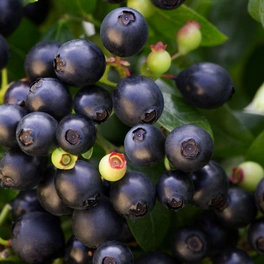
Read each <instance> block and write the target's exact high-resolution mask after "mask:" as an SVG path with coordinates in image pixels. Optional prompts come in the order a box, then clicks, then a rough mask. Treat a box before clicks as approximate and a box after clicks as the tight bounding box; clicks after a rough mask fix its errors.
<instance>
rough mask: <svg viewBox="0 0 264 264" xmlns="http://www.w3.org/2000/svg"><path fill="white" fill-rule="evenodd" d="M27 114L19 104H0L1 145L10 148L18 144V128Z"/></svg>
mask: <svg viewBox="0 0 264 264" xmlns="http://www.w3.org/2000/svg"><path fill="white" fill-rule="evenodd" d="M26 114H27V112H26V110H24V109H23V108H22V107H20V106H18V105H11V104H3V105H0V127H1V129H0V145H1V146H4V147H8V148H13V147H16V146H17V140H16V128H17V126H18V124H19V122H20V121H21V119H22V118H23V117H24V116H25V115H26Z"/></svg>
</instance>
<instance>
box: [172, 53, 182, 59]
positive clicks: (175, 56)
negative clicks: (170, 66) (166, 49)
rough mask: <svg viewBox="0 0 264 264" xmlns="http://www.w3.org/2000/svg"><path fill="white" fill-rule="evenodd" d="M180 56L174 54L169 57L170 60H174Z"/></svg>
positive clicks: (179, 54)
mask: <svg viewBox="0 0 264 264" xmlns="http://www.w3.org/2000/svg"><path fill="white" fill-rule="evenodd" d="M180 56H181V53H180V52H176V53H175V54H173V55H172V56H171V60H175V59H177V58H178V57H180Z"/></svg>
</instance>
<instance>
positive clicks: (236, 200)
mask: <svg viewBox="0 0 264 264" xmlns="http://www.w3.org/2000/svg"><path fill="white" fill-rule="evenodd" d="M215 214H216V216H217V217H218V219H219V220H220V221H221V222H222V223H223V224H224V225H225V226H228V227H235V228H241V227H246V226H248V225H249V224H250V223H252V222H253V221H254V220H255V218H256V215H257V207H256V204H255V200H254V196H253V195H252V194H251V193H249V192H247V191H245V190H244V189H242V188H241V187H236V186H232V187H229V190H228V193H227V201H226V205H225V206H224V207H223V208H221V209H220V210H217V209H216V210H215Z"/></svg>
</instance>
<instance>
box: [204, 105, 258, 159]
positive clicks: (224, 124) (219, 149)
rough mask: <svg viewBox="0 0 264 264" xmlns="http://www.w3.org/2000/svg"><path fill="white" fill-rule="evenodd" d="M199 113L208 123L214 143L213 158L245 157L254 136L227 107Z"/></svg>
mask: <svg viewBox="0 0 264 264" xmlns="http://www.w3.org/2000/svg"><path fill="white" fill-rule="evenodd" d="M200 112H201V113H202V114H203V115H204V116H205V117H206V118H207V120H208V121H209V123H210V125H211V127H212V130H213V134H214V141H215V150H214V153H215V156H217V157H218V158H219V157H221V158H227V157H232V156H242V155H245V153H246V151H247V149H248V147H249V145H250V144H251V142H252V141H253V140H254V136H253V134H252V133H251V131H250V130H249V129H248V128H247V127H246V125H245V124H244V123H243V122H241V120H239V119H238V118H237V117H236V115H235V114H234V113H233V111H232V110H231V109H230V108H229V107H228V105H226V104H225V105H223V106H221V107H219V108H216V109H210V110H207V109H206V110H205V109H201V110H200Z"/></svg>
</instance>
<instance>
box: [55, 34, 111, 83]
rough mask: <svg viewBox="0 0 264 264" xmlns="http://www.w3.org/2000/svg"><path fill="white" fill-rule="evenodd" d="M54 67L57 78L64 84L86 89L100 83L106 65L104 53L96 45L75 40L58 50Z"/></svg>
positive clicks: (82, 40) (86, 41)
mask: <svg viewBox="0 0 264 264" xmlns="http://www.w3.org/2000/svg"><path fill="white" fill-rule="evenodd" d="M53 67H54V70H55V73H56V75H57V77H58V78H59V79H60V80H62V81H63V82H64V83H66V84H68V85H72V86H76V87H84V86H86V85H90V84H94V83H96V82H97V81H99V79H100V78H101V77H102V76H103V74H104V71H105V67H106V63H105V56H104V54H103V52H102V51H101V49H100V48H99V47H98V46H97V45H96V44H95V43H93V42H91V41H89V40H85V39H73V40H70V41H67V42H65V43H64V44H62V45H61V47H60V48H59V49H58V50H57V53H56V54H55V58H54V61H53Z"/></svg>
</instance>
